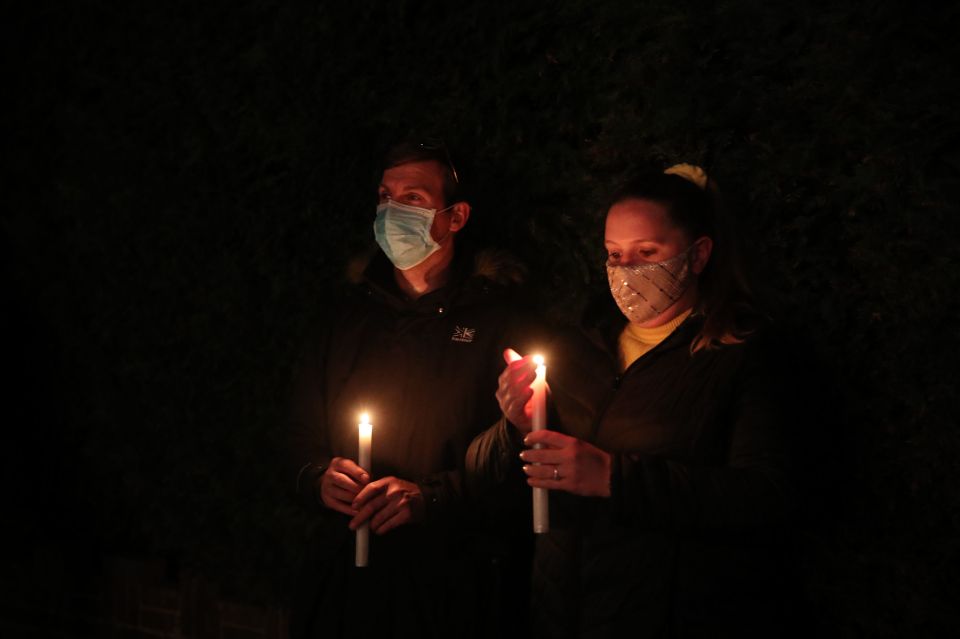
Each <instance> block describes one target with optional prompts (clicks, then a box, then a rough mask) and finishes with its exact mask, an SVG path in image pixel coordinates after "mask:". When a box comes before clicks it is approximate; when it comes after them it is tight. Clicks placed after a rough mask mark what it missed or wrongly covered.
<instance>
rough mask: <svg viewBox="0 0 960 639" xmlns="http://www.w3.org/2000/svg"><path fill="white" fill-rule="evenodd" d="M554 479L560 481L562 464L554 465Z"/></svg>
mask: <svg viewBox="0 0 960 639" xmlns="http://www.w3.org/2000/svg"><path fill="white" fill-rule="evenodd" d="M553 481H560V466H554V467H553Z"/></svg>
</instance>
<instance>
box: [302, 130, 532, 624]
mask: <svg viewBox="0 0 960 639" xmlns="http://www.w3.org/2000/svg"><path fill="white" fill-rule="evenodd" d="M470 215H471V207H470V204H469V203H468V202H467V201H466V200H465V199H464V197H463V195H462V191H461V185H460V180H459V176H458V175H457V173H456V169H455V168H454V166H453V164H452V162H451V161H450V158H449V156H448V155H447V153H446V150H445V148H444V147H442V146H438V145H423V144H403V145H400V146H397V147H395V148H394V149H392V150H391V151H390V152H389V153H388V155H387V158H386V162H385V164H384V170H383V175H382V179H381V183H380V186H379V205H378V207H377V213H376V219H375V220H374V224H373V229H374V234H375V238H376V241H377V244H378V245H379V246H380V249H381V250H380V251H379V252H378V253H377V254H376V255H375V256H374V257H373V259H372V260H371V261H370V263H369V264H368V265H367V266H366V268H365V269H364V271H363V274H362V277H361V278H360V281H359V282H358V284H357V286H356V288H355V289H354V290H353V291H352V293H353V294H352V296H351V298H350V299H348V300H346V301H345V302H344V303H343V304H341V305H339V307H338V308H337V310H336V311H335V312H334V313H333V317H332V318H330V320H329V323H328V325H327V326H326V327H325V330H324V335H323V336H322V337H321V338H320V340H319V345H318V346H317V347H316V348H314V349H311V351H310V352H309V353H308V354H307V356H306V358H305V361H304V364H303V367H302V372H301V374H300V379H299V383H298V385H297V392H296V403H295V428H294V435H295V437H294V439H293V441H294V448H293V456H294V462H295V466H296V473H297V492H298V495H299V496H300V497H301V498H302V499H303V500H304V501H305V503H306V504H307V505H308V506H310V507H311V508H313V509H315V510H316V511H317V512H318V513H319V525H318V527H317V529H318V535H317V536H318V538H317V539H316V540H314V541H312V542H311V544H312V546H311V547H312V548H313V549H314V550H315V551H316V553H317V555H318V557H316V564H315V565H311V566H310V568H309V569H308V572H309V578H308V582H309V583H308V584H306V586H305V587H304V588H301V590H300V592H299V593H298V599H300V603H299V604H298V605H297V606H296V607H295V608H296V610H295V614H294V622H293V633H294V635H299V636H324V637H332V636H347V635H349V636H350V637H363V636H376V637H388V636H391V635H395V636H406V635H412V634H413V633H416V634H417V635H418V636H486V635H488V634H502V633H503V632H504V631H506V632H507V633H508V634H509V633H510V629H509V628H505V627H504V626H505V625H507V626H510V625H513V627H514V628H516V626H515V625H514V624H518V623H522V622H523V621H524V620H523V619H522V618H519V617H521V616H522V614H521V612H520V610H521V608H522V601H523V596H522V592H524V591H525V590H526V587H527V581H526V576H527V572H526V570H527V565H526V563H525V560H524V554H523V553H524V552H525V548H524V546H525V543H526V541H527V540H519V543H514V542H518V540H508V541H507V542H504V538H503V536H502V535H501V536H497V535H494V534H490V533H491V531H490V530H489V527H488V526H486V525H485V523H484V522H483V520H482V519H481V518H478V517H477V516H476V515H475V512H474V509H472V508H471V501H470V495H469V494H467V493H466V491H465V489H464V485H463V482H462V470H463V466H464V455H465V453H466V450H467V447H468V446H469V444H470V442H471V440H472V439H473V437H474V436H476V435H477V434H478V433H480V432H481V431H483V430H484V429H485V428H486V427H488V426H489V425H490V424H491V423H493V422H494V421H496V419H497V418H498V417H499V414H500V412H499V408H498V406H497V402H496V399H495V396H494V393H495V390H496V385H497V377H498V375H499V373H500V370H501V368H502V365H501V359H500V357H501V353H502V352H503V349H504V348H505V347H506V346H513V345H522V344H524V339H523V338H522V336H521V335H520V332H521V328H522V324H524V322H523V321H522V320H521V318H520V315H519V314H518V312H517V311H516V310H515V304H514V303H513V300H512V299H511V297H510V295H509V293H510V291H511V289H512V287H511V286H510V285H509V284H510V283H511V282H512V283H516V282H517V281H518V270H517V268H516V266H513V267H509V266H508V265H507V263H505V262H504V261H503V260H496V259H491V258H490V255H489V254H484V253H481V254H478V255H471V254H470V252H469V251H467V250H464V249H465V247H461V246H460V245H459V244H458V242H457V237H458V234H460V233H461V232H462V230H463V229H464V227H465V226H466V224H467V222H468V221H469V219H470ZM361 412H367V413H368V414H369V415H370V420H371V422H372V423H373V445H372V450H373V452H372V465H371V466H372V467H370V468H362V467H361V466H360V465H359V464H358V462H357V439H358V436H357V423H358V420H359V415H360V413H361ZM364 523H368V524H369V526H370V531H371V541H370V549H369V566H368V567H366V568H356V567H354V535H355V533H354V531H355V530H356V529H357V528H358V527H359V526H360V525H362V524H364ZM497 540H499V541H497ZM517 553H518V554H517ZM505 568H506V569H507V570H513V571H515V574H505V572H504V570H505ZM505 581H506V582H507V583H506V584H504V583H503V582H505ZM508 586H509V587H510V588H513V589H514V590H516V591H519V592H510V591H509V590H508V589H507V587H508ZM504 595H506V596H505V597H504ZM504 601H509V602H511V603H510V604H508V605H507V607H505V605H504ZM511 605H512V606H513V607H512V608H511V607H510V606H511Z"/></svg>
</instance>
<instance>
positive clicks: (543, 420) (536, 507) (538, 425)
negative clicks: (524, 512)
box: [530, 355, 550, 533]
mask: <svg viewBox="0 0 960 639" xmlns="http://www.w3.org/2000/svg"><path fill="white" fill-rule="evenodd" d="M533 361H534V362H535V363H536V364H537V377H536V379H534V380H533V383H532V384H530V388H532V389H533V397H532V398H531V399H530V401H531V402H532V403H533V415H532V416H531V417H532V422H533V430H535V431H536V430H543V429H545V428H546V427H547V365H546V364H545V363H544V361H543V356H542V355H534V356H533ZM534 448H535V449H536V448H542V446H541V445H540V444H537V445H535V446H534ZM547 495H548V493H547V489H546V488H534V489H533V532H535V533H545V532H549V531H550V502H549V500H548V498H547Z"/></svg>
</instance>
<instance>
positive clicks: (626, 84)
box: [2, 0, 960, 637]
mask: <svg viewBox="0 0 960 639" xmlns="http://www.w3.org/2000/svg"><path fill="white" fill-rule="evenodd" d="M949 4H950V3H944V5H945V6H946V7H947V8H941V9H932V8H929V7H927V6H926V3H917V2H912V3H910V2H884V1H876V2H863V3H852V4H850V5H845V4H840V3H830V2H812V3H779V2H756V1H750V0H728V1H726V2H695V3H689V4H688V3H671V2H663V1H651V2H627V1H623V2H597V3H593V2H574V1H559V2H544V3H525V2H513V3H509V4H508V5H503V6H500V5H495V4H494V3H486V2H479V1H464V2H458V3H452V2H451V3H446V2H420V1H413V0H397V1H395V2H389V3H387V2H384V3H365V2H346V3H339V2H338V3H333V2H330V3H272V2H266V1H257V0H234V1H233V2H220V1H215V2H182V1H170V2H156V3H128V2H108V1H102V2H95V1H93V0H80V1H77V2H72V3H64V4H62V5H54V4H51V3H44V2H38V3H33V4H28V3H21V5H20V9H19V12H15V13H11V12H10V11H9V10H8V11H7V12H5V13H6V14H7V15H6V17H5V18H4V23H5V24H4V30H5V31H6V32H7V35H5V37H4V38H3V42H4V48H5V49H6V51H5V56H4V57H5V59H6V62H7V67H8V72H7V73H6V74H5V78H6V80H5V82H4V84H5V91H4V93H5V98H4V102H5V103H6V104H7V106H8V108H12V112H10V111H8V116H7V118H6V125H7V126H6V129H7V133H6V135H5V138H6V142H5V144H4V148H5V151H6V153H5V155H6V156H7V160H6V164H7V168H6V170H5V175H6V178H7V180H6V182H7V184H6V186H5V188H4V199H5V200H6V201H5V203H4V205H3V209H4V211H3V218H2V239H3V254H2V255H3V289H2V290H3V297H4V301H3V304H2V307H3V311H2V320H3V326H2V328H3V338H4V342H5V344H6V346H5V348H4V356H3V363H4V367H5V369H6V370H5V373H6V375H5V378H6V382H5V383H4V385H3V388H4V395H3V401H4V404H5V406H6V410H5V419H4V421H5V423H6V426H5V429H4V432H5V433H7V437H8V442H7V444H6V445H5V446H3V450H4V460H3V470H4V486H3V489H4V492H5V498H4V500H3V505H2V509H3V512H4V513H5V515H4V520H5V523H4V524H3V527H4V528H5V529H6V532H7V533H8V534H9V535H10V536H11V542H10V543H9V544H7V546H6V548H7V552H8V554H9V555H10V556H16V557H17V558H18V561H19V562H20V563H16V562H15V564H16V565H17V566H21V567H23V566H29V565H30V561H31V559H30V558H31V557H33V556H34V554H33V553H35V552H39V551H38V550H37V549H42V550H43V552H59V553H61V555H62V557H63V558H65V559H64V561H66V562H67V565H69V566H70V570H71V571H72V572H73V574H74V575H75V578H76V579H83V578H84V575H87V574H93V573H95V572H96V570H97V566H98V561H99V558H101V557H104V556H113V555H132V556H149V557H162V558H165V559H167V560H170V561H171V565H173V566H176V567H178V569H182V570H186V569H189V570H193V571H198V572H200V573H202V574H204V575H207V576H209V578H210V579H214V580H216V581H217V582H218V583H220V584H221V585H222V588H223V589H224V590H225V591H226V592H230V593H233V594H234V595H235V596H238V597H242V598H244V599H247V600H250V601H255V602H257V601H283V600H284V599H285V597H286V596H287V593H288V589H289V587H290V581H289V575H290V574H291V565H293V564H294V563H295V562H296V559H297V557H298V553H299V552H300V550H299V549H300V545H301V544H302V542H303V539H304V538H305V536H306V532H305V531H306V529H307V524H306V523H305V521H303V520H302V518H301V517H300V515H299V514H298V511H297V509H296V508H295V507H294V506H293V505H292V504H291V503H290V502H289V501H288V497H287V495H286V492H285V491H286V490H287V488H288V482H289V480H290V478H288V477H284V476H282V475H281V474H280V467H279V465H278V459H277V454H276V453H277V442H278V441H279V438H280V436H281V434H282V427H283V409H284V405H283V393H284V390H285V388H286V385H287V381H288V375H289V369H290V365H291V362H292V361H293V358H294V356H295V353H296V349H297V346H298V343H299V341H300V340H301V338H302V337H303V336H304V333H305V331H306V330H307V329H308V327H309V326H310V324H311V322H312V321H313V320H315V318H316V317H318V316H320V315H321V314H322V313H324V312H326V311H328V310H329V306H328V305H327V304H328V303H327V300H328V299H329V298H330V296H331V293H332V292H333V291H335V290H336V289H337V288H338V287H339V286H341V285H342V284H341V282H342V272H343V265H344V264H345V262H346V261H347V260H348V259H349V258H350V257H352V256H353V255H354V254H355V253H356V252H358V251H360V250H362V249H364V248H366V247H367V246H369V244H370V242H371V240H372V238H371V237H370V236H371V235H372V234H371V231H370V220H371V219H372V208H373V205H374V190H375V185H376V181H377V178H378V177H379V176H378V173H377V160H378V156H379V153H380V151H382V149H383V148H384V146H385V145H386V144H388V143H389V142H391V141H392V140H394V139H395V138H397V137H398V136H401V135H403V134H405V133H406V132H408V131H411V130H415V131H426V130H431V131H433V132H438V133H441V134H442V135H443V136H444V137H445V138H446V140H447V142H448V143H449V145H450V146H451V147H452V149H453V150H454V152H455V154H456V155H457V157H458V164H460V166H459V167H458V168H460V169H461V171H462V172H463V173H464V174H465V175H466V176H468V179H469V180H470V184H471V186H472V188H473V191H474V196H475V197H474V200H475V215H474V218H472V220H471V227H472V228H471V232H472V233H473V235H474V239H475V240H477V241H480V242H484V243H495V244H497V245H499V246H501V247H503V248H505V249H508V250H510V251H512V252H514V253H516V254H518V255H520V256H522V257H523V258H524V259H525V260H526V261H527V262H528V263H529V264H530V266H531V267H532V268H531V271H530V272H531V281H530V283H531V286H532V289H533V290H534V291H536V292H537V293H536V294H537V299H538V300H539V302H540V303H541V305H542V306H543V308H545V309H546V312H547V313H548V315H549V316H550V317H551V318H552V319H554V320H556V321H569V320H571V319H573V318H575V317H576V315H577V313H578V312H579V310H580V309H581V308H582V306H583V304H584V302H585V300H586V297H587V292H588V291H589V290H590V289H591V287H592V290H600V291H602V290H603V287H604V286H605V285H606V284H605V280H604V274H603V272H602V270H601V266H602V262H601V259H600V252H599V251H600V246H601V243H600V241H599V238H600V230H601V229H600V220H601V219H602V213H603V210H602V205H601V202H602V199H603V196H604V195H605V194H606V193H608V192H609V187H610V185H611V183H612V182H613V181H614V180H615V179H616V178H617V177H618V176H621V175H623V174H624V173H625V172H626V171H627V170H628V169H629V168H630V167H631V166H632V165H635V164H636V163H637V162H639V161H645V160H653V161H659V162H661V163H663V164H668V163H674V162H678V161H689V162H693V163H698V164H701V165H702V166H704V167H705V168H706V169H707V170H708V172H710V173H711V174H712V175H713V176H714V177H715V178H716V179H717V180H718V182H719V184H720V185H721V186H722V187H724V189H725V190H726V191H727V192H728V193H729V194H731V195H732V196H733V201H734V202H735V203H736V204H737V206H738V210H739V213H740V215H741V220H742V224H743V227H744V230H746V231H747V233H748V237H749V238H750V239H751V242H750V248H751V252H752V255H753V258H754V260H755V263H756V265H757V266H758V267H759V270H760V271H761V272H762V273H763V275H764V276H765V281H766V283H767V285H768V287H769V288H770V289H771V290H772V291H773V293H775V297H776V301H777V302H778V303H779V305H780V306H779V308H780V317H781V318H783V320H784V321H785V322H788V323H789V324H790V325H791V326H794V327H796V328H797V329H798V330H799V331H800V332H801V333H802V335H803V336H804V337H805V338H806V340H807V341H808V342H809V344H810V345H811V348H810V349H809V350H810V352H811V355H812V357H813V358H814V359H815V360H816V361H818V362H819V368H818V369H817V371H818V372H817V374H818V376H822V380H821V381H823V386H824V387H825V388H828V389H829V388H832V389H834V391H833V396H835V397H836V398H839V399H838V400H837V401H836V402H834V401H833V400H832V399H831V397H828V396H827V395H826V394H825V395H824V396H822V397H817V396H814V397H809V398H805V401H806V402H808V403H810V404H822V405H823V406H825V407H829V408H828V409H827V410H826V411H825V412H828V413H829V416H830V418H829V419H827V420H826V422H825V424H824V426H825V427H823V428H817V427H815V426H814V425H812V426H811V431H810V432H811V439H813V440H814V441H812V442H811V446H812V448H813V449H814V453H813V454H811V455H809V457H808V458H807V459H806V460H805V463H804V472H805V473H809V476H810V477H811V478H814V477H818V476H824V473H825V471H826V468H825V465H826V464H827V462H825V461H824V460H830V459H834V460H839V461H840V466H841V472H840V473H839V474H838V475H836V477H839V479H837V480H836V481H837V485H836V486H834V487H833V489H834V490H832V491H831V492H833V493H834V494H835V495H838V496H841V497H842V498H841V499H838V500H836V502H837V505H834V506H831V507H827V506H826V505H825V507H824V513H825V516H824V517H822V518H821V521H819V522H816V523H813V522H811V523H810V525H809V526H807V527H806V529H805V530H804V537H803V557H804V565H805V571H804V579H805V589H806V591H807V593H808V596H809V599H810V601H811V615H812V616H813V617H814V618H815V619H816V620H817V621H818V623H819V624H820V626H821V627H822V628H823V630H824V634H829V633H831V632H835V633H836V634H838V635H842V636H849V637H856V636H893V635H913V634H917V635H924V634H930V633H932V632H934V631H935V630H942V629H944V628H949V627H953V626H957V627H960V612H958V611H957V609H956V607H955V606H956V602H957V600H958V597H957V596H958V593H960V588H958V581H960V577H958V575H960V530H958V529H960V525H958V524H960V473H958V467H960V464H958V459H960V433H958V430H957V416H958V415H960V410H958V399H957V383H956V378H957V375H956V372H955V359H956V357H957V354H958V352H960V349H958V346H960V344H958V341H960V340H958V324H957V320H958V312H957V310H958V309H957V295H956V293H955V291H956V288H957V286H958V284H960V264H958V259H957V258H958V253H960V251H958V244H957V240H958V232H957V231H958V220H957V210H958V207H957V194H958V182H960V152H958V146H960V115H958V107H960V100H958V99H957V98H958V92H960V85H958V82H957V80H958V77H957V62H956V60H957V59H960V56H958V53H960V52H958V48H960V47H958V46H957V39H958V36H957V30H956V27H957V26H958V24H960V21H958V20H957V17H958V16H957V14H958V11H957V9H955V8H949ZM28 7H29V8H28ZM831 476H832V475H831ZM51 549H52V550H51ZM5 563H7V564H8V565H13V564H10V562H9V561H5ZM828 629H829V630H828Z"/></svg>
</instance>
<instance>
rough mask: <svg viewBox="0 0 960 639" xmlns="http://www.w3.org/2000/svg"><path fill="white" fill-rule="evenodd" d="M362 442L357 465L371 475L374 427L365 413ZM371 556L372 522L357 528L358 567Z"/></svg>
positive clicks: (361, 419)
mask: <svg viewBox="0 0 960 639" xmlns="http://www.w3.org/2000/svg"><path fill="white" fill-rule="evenodd" d="M359 427H360V428H359V430H360V442H359V451H358V454H357V464H359V465H360V468H362V469H364V470H365V471H367V473H370V442H371V440H372V439H373V425H372V424H371V423H370V416H369V415H367V414H366V413H364V414H363V415H361V416H360V424H359ZM369 554H370V522H369V521H367V522H364V523H363V524H362V525H361V526H360V527H359V528H357V554H356V562H355V563H356V565H357V567H358V568H362V567H364V566H366V565H367V557H368V556H369Z"/></svg>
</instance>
